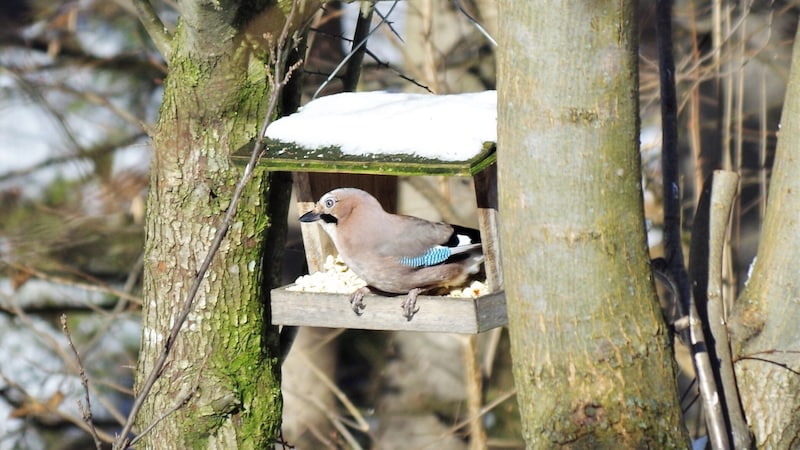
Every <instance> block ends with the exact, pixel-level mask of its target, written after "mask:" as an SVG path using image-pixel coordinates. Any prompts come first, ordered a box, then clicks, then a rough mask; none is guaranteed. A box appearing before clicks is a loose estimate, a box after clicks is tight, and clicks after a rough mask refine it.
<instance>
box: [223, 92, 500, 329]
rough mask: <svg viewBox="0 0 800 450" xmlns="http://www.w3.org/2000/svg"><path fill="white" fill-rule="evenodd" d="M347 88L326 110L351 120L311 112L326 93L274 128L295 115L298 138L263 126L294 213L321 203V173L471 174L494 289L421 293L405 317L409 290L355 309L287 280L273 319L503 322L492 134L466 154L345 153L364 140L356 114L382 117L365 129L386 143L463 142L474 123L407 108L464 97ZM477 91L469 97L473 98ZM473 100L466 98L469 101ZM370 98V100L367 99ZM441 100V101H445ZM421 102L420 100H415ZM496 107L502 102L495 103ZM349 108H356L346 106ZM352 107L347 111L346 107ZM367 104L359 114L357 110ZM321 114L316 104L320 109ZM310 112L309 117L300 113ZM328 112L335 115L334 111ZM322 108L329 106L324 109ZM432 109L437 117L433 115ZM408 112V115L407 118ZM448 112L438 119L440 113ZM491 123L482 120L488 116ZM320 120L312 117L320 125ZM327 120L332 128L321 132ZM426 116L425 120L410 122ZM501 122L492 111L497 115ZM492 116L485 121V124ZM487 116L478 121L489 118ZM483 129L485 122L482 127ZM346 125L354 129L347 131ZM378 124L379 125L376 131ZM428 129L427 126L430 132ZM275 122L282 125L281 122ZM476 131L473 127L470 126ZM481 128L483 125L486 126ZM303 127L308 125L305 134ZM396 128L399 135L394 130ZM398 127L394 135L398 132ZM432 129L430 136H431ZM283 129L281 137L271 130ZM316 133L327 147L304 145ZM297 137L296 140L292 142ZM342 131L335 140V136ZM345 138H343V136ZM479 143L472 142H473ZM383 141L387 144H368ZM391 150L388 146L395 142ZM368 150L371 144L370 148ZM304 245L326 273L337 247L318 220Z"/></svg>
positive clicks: (338, 297)
mask: <svg viewBox="0 0 800 450" xmlns="http://www.w3.org/2000/svg"><path fill="white" fill-rule="evenodd" d="M377 94H378V93H348V94H338V96H342V97H340V99H343V98H344V96H349V97H346V99H347V101H346V102H344V103H339V104H337V105H335V106H334V107H333V108H332V109H330V110H329V112H328V114H334V115H339V114H344V115H345V116H347V117H348V118H349V119H348V120H347V121H344V122H340V123H337V124H334V126H333V127H332V128H331V127H330V124H328V123H327V122H328V118H329V117H332V116H325V115H324V114H322V115H321V116H320V117H316V118H313V117H311V116H312V114H310V112H311V111H312V110H314V109H315V106H312V105H314V104H315V103H320V104H322V103H323V102H324V101H328V102H332V101H335V100H336V99H334V98H333V97H338V96H329V97H323V98H322V99H319V100H315V101H313V102H311V103H309V104H308V105H306V107H304V108H303V109H301V111H300V112H298V113H296V114H293V115H291V116H288V117H285V118H282V119H280V120H278V121H276V122H275V123H274V124H273V125H278V126H280V124H281V122H282V121H294V122H293V123H294V125H295V126H297V125H298V124H299V126H300V127H299V128H298V129H299V130H301V131H297V132H295V134H294V135H291V133H290V135H289V136H288V137H287V135H286V134H281V133H277V132H276V133H271V130H273V126H271V127H270V128H269V129H268V130H267V141H266V148H265V152H264V154H263V157H262V158H261V160H260V163H259V164H260V165H262V166H263V167H265V168H267V169H269V170H273V171H284V172H292V173H293V177H294V185H295V193H296V196H297V207H298V211H299V212H300V213H301V214H302V213H304V212H306V211H309V210H311V209H313V207H314V204H315V202H316V201H317V200H318V199H319V197H320V196H321V194H323V193H324V192H326V191H327V188H326V189H324V190H323V189H322V186H321V185H322V184H323V183H324V182H325V181H324V180H322V177H324V176H328V175H329V174H358V175H359V176H363V175H367V176H369V177H374V178H377V176H378V175H393V176H400V175H403V176H416V175H445V176H471V177H473V179H474V182H475V197H476V201H477V207H478V224H479V228H480V231H481V240H482V243H483V253H484V255H485V258H486V259H485V261H484V268H485V273H486V280H485V282H484V283H485V285H486V286H487V288H488V292H489V293H488V294H481V295H480V296H478V297H476V298H468V297H465V298H461V297H449V296H428V295H420V296H419V297H418V299H417V305H418V306H419V312H417V313H416V314H415V315H414V316H413V318H412V319H411V320H407V319H406V318H405V317H404V316H403V315H402V313H401V308H400V303H401V301H402V298H403V296H397V297H386V296H378V295H367V296H365V297H364V303H365V304H366V308H365V309H364V310H363V311H362V314H361V315H356V314H355V313H354V312H353V310H352V308H351V306H350V301H349V300H350V297H351V293H350V294H339V293H327V292H308V291H294V290H290V287H291V285H289V286H283V287H280V288H276V289H273V290H272V292H271V312H272V323H273V324H276V325H293V326H313V327H332V328H357V329H370V330H406V331H427V332H449V333H467V334H475V333H481V332H483V331H487V330H489V329H492V328H496V327H499V326H503V325H505V324H506V323H507V316H506V305H505V294H504V291H503V284H502V267H501V265H500V246H499V240H498V232H497V169H496V164H495V162H496V160H497V150H496V145H495V143H494V139H495V137H494V136H492V137H491V138H488V139H480V140H478V142H477V143H475V142H472V143H471V144H469V149H468V151H466V152H464V151H460V152H459V153H458V157H455V158H454V157H448V158H436V157H432V156H430V155H425V154H424V152H422V154H420V152H416V151H402V150H401V151H398V150H396V149H395V150H392V149H391V148H389V149H388V150H387V149H385V148H381V149H380V150H379V151H374V152H373V151H368V152H352V151H347V149H346V146H347V145H348V144H347V143H345V142H343V140H350V136H359V133H363V131H364V127H365V124H364V121H363V120H359V119H357V118H355V117H369V118H372V119H376V118H377V119H376V121H375V122H373V124H372V125H366V127H367V128H369V129H370V132H371V133H373V134H374V135H377V136H380V137H381V138H383V139H385V140H386V141H388V142H392V141H393V140H397V141H402V140H403V139H404V138H405V137H406V136H404V134H408V133H419V134H420V135H422V136H427V135H429V134H430V133H434V132H435V133H436V134H437V137H438V138H440V139H441V138H445V139H446V140H447V141H448V142H449V141H450V140H451V139H450V138H449V137H452V141H457V139H458V137H460V136H462V135H464V134H465V132H464V130H465V129H470V128H471V126H470V125H469V124H465V123H463V121H459V120H453V117H452V116H453V113H452V112H444V111H442V110H438V111H434V112H432V113H426V111H427V110H426V109H425V108H424V106H420V107H419V108H417V107H413V108H409V106H408V105H409V104H410V105H417V104H419V105H422V104H423V103H424V102H425V101H427V100H434V101H435V102H437V103H438V106H439V107H440V106H441V104H442V103H446V101H447V100H451V99H452V100H456V102H461V100H462V99H461V98H458V97H459V96H420V95H417V96H409V95H408V94H387V93H380V94H381V95H377ZM470 95H471V96H473V97H471V98H474V96H475V94H467V96H470ZM478 95H481V96H482V97H481V99H482V101H483V102H484V105H483V107H484V108H485V106H486V105H485V103H486V101H485V100H486V98H487V93H482V94H478ZM467 96H465V97H463V98H467ZM365 99H368V100H369V101H368V102H365V101H364V100H365ZM443 100H444V102H443ZM380 102H387V103H388V104H390V107H391V105H402V106H403V107H405V108H406V109H407V110H409V111H410V112H411V115H410V116H409V117H411V116H413V117H412V118H411V120H412V122H411V123H408V122H403V120H404V119H400V123H398V122H397V121H394V120H384V119H382V118H380V116H379V114H380V113H379V111H380V109H381V106H382V105H381V104H380ZM415 102H417V103H415ZM494 102H495V104H496V99H495V100H494ZM350 105H356V106H354V107H352V108H350ZM348 108H349V109H348ZM358 108H361V109H362V110H363V116H358V115H359V114H361V112H362V111H359V110H358ZM457 108H458V109H459V114H469V112H466V113H464V112H463V111H464V110H468V109H469V105H464V104H463V103H460V104H458V106H457ZM317 110H319V108H317ZM307 111H308V112H309V118H308V120H306V119H305V118H304V116H303V115H304V114H306V112H307ZM331 111H332V112H331ZM323 112H324V111H323ZM431 114H433V115H431ZM401 115H402V114H401ZM442 115H444V116H446V118H445V120H442V121H439V120H438V119H437V117H440V116H442ZM484 119H485V118H484ZM315 120H316V122H315ZM320 120H323V121H324V122H325V123H326V124H327V125H328V126H329V128H324V126H323V125H322V122H320ZM413 120H417V121H419V120H422V121H424V122H422V123H419V122H416V123H415V122H413ZM491 120H493V122H492V123H491V124H490V125H491V127H494V126H495V123H496V114H495V115H494V117H491ZM485 121H486V120H483V122H485ZM431 122H433V123H435V126H436V128H435V131H434V130H433V129H431V128H430V127H431ZM483 122H482V124H483ZM484 125H485V124H484ZM348 127H349V128H348ZM380 127H383V128H382V129H380ZM425 127H428V129H427V130H426V128H425ZM276 128H277V127H276ZM472 128H474V127H472ZM484 128H485V127H484ZM302 130H305V131H304V132H303V131H302ZM398 130H399V133H400V134H398ZM392 133H395V134H394V135H392ZM426 133H428V134H426ZM275 134H277V136H276V135H275ZM307 135H315V138H319V137H320V136H319V135H321V136H322V137H323V138H328V137H330V139H329V140H324V142H325V144H324V145H318V144H309V143H308V142H303V139H304V136H307ZM293 136H297V138H296V139H295V138H294V137H293ZM337 136H339V137H337ZM340 136H346V137H345V138H342V137H340ZM473 141H474V140H473ZM366 145H368V146H369V145H375V146H376V147H383V145H382V144H377V145H376V144H369V143H368V144H366ZM390 147H391V146H390ZM251 148H252V147H245V148H243V149H242V150H240V151H239V152H237V153H236V154H234V156H233V159H234V161H235V162H236V163H237V164H242V165H243V164H246V163H247V161H248V160H249V158H250V149H251ZM369 148H372V147H369ZM348 176H351V175H340V177H344V178H345V180H343V181H339V182H338V184H339V186H336V187H346V186H348V185H349V180H348V179H347V177H348ZM371 193H372V194H373V195H374V196H375V197H376V198H377V199H378V200H379V201H380V202H381V203H382V204H384V205H387V204H391V200H393V199H389V198H386V196H383V195H381V193H380V192H371ZM301 232H302V235H303V243H304V246H305V251H306V259H307V261H308V267H309V271H310V272H312V273H313V272H317V271H321V270H322V268H323V261H324V260H325V257H326V256H327V255H330V254H334V253H335V249H334V248H333V245H332V243H331V242H330V239H329V238H328V236H327V235H326V234H325V232H324V231H323V230H322V228H321V227H320V226H319V225H318V224H316V223H310V224H306V223H303V224H301Z"/></svg>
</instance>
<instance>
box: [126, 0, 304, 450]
mask: <svg viewBox="0 0 800 450" xmlns="http://www.w3.org/2000/svg"><path fill="white" fill-rule="evenodd" d="M297 3H298V2H292V8H291V10H290V11H289V14H288V15H287V17H286V23H285V24H284V26H283V29H282V30H281V34H280V37H279V39H278V41H277V45H276V53H275V57H274V59H273V63H274V69H273V70H274V76H273V77H272V80H273V83H272V91H271V92H270V98H269V104H268V105H267V110H266V113H265V118H264V122H263V125H262V126H261V129H260V131H259V135H258V138H257V139H256V141H255V143H254V144H253V151H252V153H251V155H250V160H249V161H248V162H247V165H246V166H245V168H244V171H243V172H242V176H241V178H240V179H239V181H238V182H237V183H236V187H235V189H234V192H233V195H232V196H231V200H230V205H229V207H228V210H227V211H226V213H225V217H224V219H223V220H222V222H221V223H220V225H219V228H218V230H217V233H216V235H215V236H214V240H213V242H212V243H211V246H210V247H209V250H208V253H207V254H206V257H205V259H204V260H203V263H202V264H201V265H200V267H199V268H198V269H197V272H196V275H195V277H194V280H193V282H192V286H191V288H190V289H189V291H188V292H187V294H186V297H185V298H184V301H183V306H182V308H181V311H180V312H179V314H178V315H177V317H176V318H175V322H174V324H173V326H172V329H171V330H170V333H169V335H168V336H167V338H166V339H165V340H164V347H163V349H162V351H161V353H160V354H159V356H158V358H157V359H156V361H155V362H154V363H153V367H152V368H151V370H150V373H149V374H148V376H147V378H146V379H145V381H144V383H143V384H142V388H141V391H140V392H139V394H138V395H137V397H136V399H135V400H134V402H133V405H132V406H131V412H130V414H129V415H128V421H127V422H126V423H125V426H124V427H123V428H122V431H121V432H120V434H119V438H118V440H117V441H116V442H115V443H114V449H115V450H121V449H123V448H126V447H128V445H129V440H128V434H130V432H131V429H132V428H133V424H134V422H135V420H136V416H137V415H138V413H139V411H140V410H141V408H142V406H143V405H144V401H145V399H146V398H147V396H148V395H150V391H151V390H152V389H153V386H154V385H155V383H156V381H157V380H158V379H159V378H160V377H161V373H162V370H163V369H164V365H165V364H166V362H167V358H168V357H169V355H170V354H171V353H172V346H173V345H174V343H175V340H176V339H177V337H178V334H179V333H180V330H181V328H182V327H183V324H184V323H185V322H186V319H187V318H188V317H189V314H191V312H192V310H193V309H194V308H193V306H194V300H195V298H196V296H197V292H198V291H199V289H200V285H201V284H202V282H203V280H204V279H205V275H206V273H207V272H208V269H209V267H210V266H211V262H212V261H213V260H214V257H215V256H216V254H217V252H218V250H219V248H220V246H221V245H222V241H223V239H224V238H225V236H226V235H227V234H228V229H229V228H230V225H231V223H232V222H233V219H234V217H235V215H236V211H237V207H238V205H239V200H240V198H241V196H242V192H244V188H245V186H247V183H248V182H249V181H250V179H251V178H252V175H253V171H254V170H255V167H256V164H257V163H258V160H259V158H260V157H261V152H262V149H263V146H264V135H265V133H266V130H267V127H268V126H269V124H270V123H272V118H273V116H274V115H275V112H276V111H277V106H278V99H279V98H280V91H281V89H282V88H283V86H285V85H286V83H287V81H288V77H289V76H290V75H291V70H292V68H290V69H289V70H288V71H287V73H286V74H285V75H284V74H283V70H284V69H283V67H284V64H285V48H284V47H285V46H286V44H287V42H288V36H289V29H290V28H291V26H292V22H293V20H294V16H295V14H296V11H297Z"/></svg>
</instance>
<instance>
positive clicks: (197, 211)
mask: <svg viewBox="0 0 800 450" xmlns="http://www.w3.org/2000/svg"><path fill="white" fill-rule="evenodd" d="M282 3H287V4H290V2H282ZM178 7H179V13H180V14H181V16H180V20H179V24H178V27H177V29H176V30H175V32H174V33H173V34H172V35H170V36H168V37H169V40H168V42H161V44H162V45H161V48H162V49H163V48H168V49H169V55H168V57H167V63H168V66H169V75H168V77H167V79H166V82H165V86H164V98H163V103H162V106H161V109H160V116H159V119H158V124H157V128H156V130H155V134H154V136H153V146H154V154H153V161H152V169H151V184H150V194H149V197H148V204H147V206H148V209H147V221H146V249H145V251H146V263H145V271H144V298H145V301H144V306H143V319H142V320H143V323H142V330H143V331H142V342H141V353H140V359H139V364H138V367H137V383H136V391H137V393H138V392H139V391H140V389H141V388H142V383H143V380H144V379H145V378H146V377H147V375H148V374H149V373H150V371H151V369H152V367H153V361H155V360H156V358H157V356H158V354H159V353H160V352H161V351H162V350H163V348H164V342H165V339H166V336H167V335H168V334H169V330H170V328H171V327H172V324H173V323H174V321H175V319H176V316H177V314H178V312H179V311H180V310H181V308H182V305H183V303H184V299H185V298H186V296H187V291H188V290H189V288H190V286H191V285H192V281H193V278H194V276H195V273H196V271H197V270H198V268H199V267H200V265H201V263H202V261H203V259H204V258H205V257H206V254H207V252H208V250H209V247H210V246H211V242H212V241H213V238H214V235H215V233H216V231H217V229H218V227H219V224H220V222H221V221H222V219H223V217H224V216H225V213H226V210H227V209H228V207H229V206H230V202H231V197H232V194H233V192H234V186H235V184H236V182H237V181H238V179H239V178H240V177H241V168H239V167H236V166H234V165H233V164H232V163H231V160H230V157H229V156H230V154H231V153H232V152H233V151H234V150H236V149H238V148H240V147H242V146H244V145H246V144H247V143H248V142H250V141H251V140H252V139H254V137H255V136H256V135H257V133H258V131H259V128H260V126H261V124H262V122H263V120H264V117H265V113H266V111H267V104H268V98H269V95H270V94H271V92H270V89H271V86H270V83H269V82H268V75H269V71H270V70H271V69H272V67H271V64H270V52H271V51H273V49H272V42H271V41H269V40H268V39H267V38H266V37H267V36H268V35H269V36H271V37H272V39H277V36H278V35H279V34H280V31H281V28H282V27H283V24H284V21H285V17H286V13H287V12H288V10H289V6H287V5H284V6H283V7H280V6H278V5H277V2H270V1H230V2H223V3H222V4H220V3H217V2H178ZM309 11H311V12H313V10H311V8H310V7H309V8H308V10H306V11H304V13H305V14H306V15H307V14H308V13H309ZM298 22H299V21H298ZM165 36H166V35H165ZM272 180H274V178H273V177H272V176H271V175H270V174H268V173H266V172H264V171H260V170H257V171H256V173H255V175H254V176H253V178H252V180H251V182H250V183H249V185H248V186H247V188H246V189H245V191H244V194H243V196H242V198H241V201H240V203H239V207H238V213H237V215H236V217H235V220H234V222H233V223H232V225H231V227H230V230H229V232H228V234H227V237H226V238H225V240H224V241H223V243H222V246H221V249H220V251H219V253H218V254H217V255H216V258H215V259H214V262H213V264H212V265H211V268H210V270H209V271H208V273H207V274H206V277H205V279H204V280H203V283H202V285H201V287H200V291H199V293H198V295H197V298H196V300H195V302H194V309H193V311H192V313H191V315H190V316H189V317H188V320H187V321H186V323H185V324H184V326H183V328H182V330H181V332H180V335H179V336H178V338H177V340H176V341H175V342H174V343H173V350H172V353H171V356H170V358H169V360H168V362H167V364H166V367H165V369H164V370H163V373H162V376H161V378H160V379H159V381H158V382H157V383H156V384H155V386H154V388H153V390H152V392H151V394H150V395H149V397H147V400H146V402H145V403H144V405H143V407H142V410H141V412H140V414H139V415H138V417H137V422H136V424H137V427H136V428H137V431H139V432H141V431H142V430H144V429H145V428H146V427H147V426H148V425H150V424H152V423H154V422H156V421H158V420H159V418H160V417H161V416H162V415H164V414H166V413H167V412H168V411H170V410H171V409H173V408H175V407H176V406H177V405H179V404H180V403H181V402H182V401H183V400H184V399H186V398H187V395H189V394H192V393H193V394H192V395H190V396H189V397H188V401H186V402H185V404H184V405H183V406H181V407H180V408H178V409H177V411H175V412H174V413H172V414H170V415H168V416H167V417H166V418H165V419H163V420H161V421H160V422H158V424H157V425H156V426H155V427H154V428H153V429H152V431H151V432H150V433H149V434H147V437H146V439H145V441H144V443H143V444H141V447H142V448H158V449H172V448H175V449H186V448H224V449H236V448H268V447H270V446H271V445H273V442H274V440H275V439H276V438H277V437H278V436H279V430H280V417H281V393H280V376H279V373H280V372H279V371H280V365H279V361H278V355H279V351H278V348H277V342H278V339H277V330H276V329H275V327H272V326H271V325H270V324H269V317H268V316H269V310H268V308H267V305H268V299H267V298H265V297H264V292H265V289H262V283H264V284H269V282H270V281H271V280H269V279H270V278H271V276H272V275H271V274H274V273H275V272H276V269H277V265H278V261H275V260H263V258H262V257H263V255H264V253H265V249H269V248H270V247H273V248H274V247H276V246H278V247H280V246H281V245H282V243H281V242H280V239H281V237H280V236H281V233H274V236H277V237H276V238H275V239H273V241H272V242H267V238H266V236H267V235H268V233H267V232H268V230H269V228H270V227H281V226H285V215H283V216H280V215H279V214H280V213H279V210H280V208H279V207H277V206H280V205H279V204H281V203H286V202H287V201H288V200H286V199H287V197H288V195H289V192H288V189H289V187H290V184H289V183H287V182H282V183H276V182H273V181H272ZM271 212H272V213H273V214H275V217H269V214H270V213H271ZM283 214H285V212H284V213H283ZM269 235H270V236H273V234H272V233H270V234H269ZM267 253H269V254H271V253H272V252H267ZM265 280H267V281H265Z"/></svg>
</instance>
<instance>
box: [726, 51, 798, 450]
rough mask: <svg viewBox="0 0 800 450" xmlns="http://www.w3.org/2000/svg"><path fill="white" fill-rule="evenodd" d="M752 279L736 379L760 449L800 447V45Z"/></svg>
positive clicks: (740, 304) (736, 331)
mask: <svg viewBox="0 0 800 450" xmlns="http://www.w3.org/2000/svg"><path fill="white" fill-rule="evenodd" d="M798 37H800V35H798V36H797V37H795V41H794V53H793V55H792V71H791V76H790V79H789V86H788V89H787V91H786V99H785V100H784V103H783V114H782V118H781V129H780V133H779V135H778V147H777V150H776V153H775V163H774V165H773V167H772V179H771V181H770V187H769V193H768V196H767V211H766V216H765V218H764V226H763V228H762V232H761V242H760V244H759V247H758V258H757V259H756V261H755V263H754V266H753V269H752V275H751V276H750V279H749V280H748V282H747V286H746V287H745V289H744V291H743V292H742V294H741V296H740V297H739V299H738V300H737V303H736V304H735V305H734V308H733V316H732V318H731V321H730V329H731V341H732V347H733V355H734V360H735V361H736V362H735V365H734V369H735V371H736V379H737V384H738V387H739V392H740V394H741V400H742V406H743V408H744V411H745V415H746V416H747V422H748V424H749V425H750V427H751V429H752V431H753V434H754V436H755V440H756V446H757V447H758V448H798V446H800V420H798V411H800V374H798V372H800V275H798V274H800V271H798V261H797V258H798V255H800V220H799V219H800V144H798V143H800V43H798Z"/></svg>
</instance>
